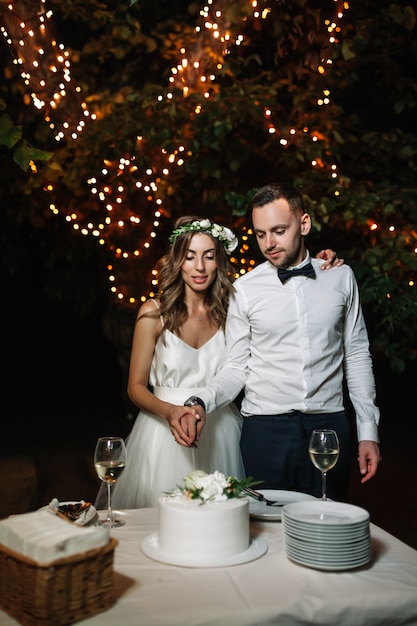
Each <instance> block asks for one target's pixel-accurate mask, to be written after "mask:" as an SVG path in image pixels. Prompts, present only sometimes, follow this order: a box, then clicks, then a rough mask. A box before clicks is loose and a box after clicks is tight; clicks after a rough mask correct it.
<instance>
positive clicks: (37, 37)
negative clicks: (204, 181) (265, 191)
mask: <svg viewBox="0 0 417 626" xmlns="http://www.w3.org/2000/svg"><path fill="white" fill-rule="evenodd" d="M334 3H335V11H334V16H332V18H326V19H325V20H324V23H323V26H324V29H325V32H327V34H328V49H327V50H324V51H323V54H322V58H321V60H320V63H319V65H318V67H317V73H318V75H319V77H320V79H321V82H322V83H323V81H325V79H326V77H327V75H328V72H329V70H330V69H331V68H332V59H331V53H330V51H331V48H332V46H334V45H335V44H337V43H338V42H339V40H340V34H341V30H342V26H341V24H342V21H343V18H344V15H345V13H346V11H347V10H348V9H349V4H348V2H341V1H340V0H334ZM277 4H278V1H277V0H269V2H258V1H257V0H252V1H249V2H248V4H247V7H246V12H245V14H244V15H243V16H242V19H241V23H240V25H239V24H237V25H234V27H233V28H231V27H230V25H229V24H228V23H227V21H226V18H225V15H224V12H223V11H222V9H221V8H220V5H221V2H216V1H215V0H207V1H206V3H205V5H204V7H203V8H202V9H201V11H200V23H199V24H198V25H197V26H196V27H195V32H196V34H197V35H198V42H197V44H196V46H195V49H193V50H191V51H188V50H187V49H186V48H184V47H183V48H181V49H180V51H179V58H178V62H177V63H176V65H175V66H174V67H172V68H171V73H170V76H169V78H168V87H167V91H166V92H165V93H163V94H160V95H159V96H158V97H157V98H156V102H157V103H160V104H161V105H163V104H164V103H166V104H169V103H170V102H172V101H173V100H174V93H178V92H180V93H181V94H182V97H183V98H184V99H186V100H187V101H189V102H190V119H191V121H192V119H193V116H198V115H200V114H201V113H202V112H203V111H204V107H205V106H207V105H205V104H204V101H205V102H206V103H207V102H208V101H209V100H210V98H211V97H212V95H213V94H217V93H218V92H219V90H220V85H219V83H218V76H219V75H222V73H223V72H224V70H225V65H226V64H227V63H228V57H229V56H230V54H231V52H232V50H233V49H234V48H236V47H239V46H242V45H244V43H245V41H246V39H245V34H244V31H245V27H246V26H247V25H248V23H249V22H250V21H255V22H258V25H259V28H262V22H263V21H264V20H267V19H268V18H269V17H270V16H271V13H272V8H273V6H274V5H277ZM18 5H19V13H20V15H19V17H18V14H17V11H16V10H15V7H16V6H18ZM40 5H41V11H39V12H36V13H33V9H31V11H30V12H28V10H27V9H25V5H24V4H23V3H22V2H19V1H18V0H17V1H16V2H10V3H9V4H8V5H7V10H6V11H4V12H3V13H4V22H5V25H3V26H1V32H2V34H3V36H4V38H5V40H6V42H7V44H8V45H9V46H10V48H11V49H12V50H13V51H14V55H15V59H14V63H15V65H16V67H18V68H19V72H20V75H21V77H22V80H23V81H24V83H25V85H26V86H27V87H28V88H29V89H30V94H31V99H32V103H33V106H34V107H36V108H37V109H38V110H40V111H43V112H44V117H45V120H46V121H47V122H48V124H49V126H50V128H51V130H52V131H53V133H54V137H55V139H56V141H57V142H60V141H62V140H64V139H65V140H76V139H77V138H78V136H79V134H80V133H81V132H82V131H83V129H84V128H85V125H86V124H87V123H88V122H94V120H95V119H97V114H92V113H90V112H89V110H88V107H87V105H86V103H85V102H84V101H83V100H82V98H81V89H80V88H79V87H77V86H74V85H73V82H72V79H71V63H70V54H69V52H68V51H67V50H66V49H65V47H64V46H63V44H57V42H56V41H55V38H54V36H53V29H52V24H51V18H52V11H47V10H46V8H45V0H40ZM208 51H209V52H208ZM194 95H197V96H198V95H199V96H203V101H201V99H199V101H198V103H193V98H192V96H194ZM331 103H332V97H331V90H330V89H329V88H328V87H327V86H326V85H322V87H321V91H320V93H319V94H318V95H317V99H316V104H317V107H318V108H321V107H326V106H330V105H331ZM257 106H261V104H258V105H257ZM262 115H263V118H264V120H265V132H266V133H267V134H269V135H270V136H271V138H273V141H274V142H275V144H276V146H277V147H278V148H279V149H280V150H288V149H290V148H291V147H292V146H296V145H297V146H301V148H303V147H305V149H306V151H307V150H308V149H309V148H308V145H314V146H316V147H317V148H318V149H317V150H316V152H317V156H316V157H315V158H314V159H312V160H311V167H312V169H313V170H317V171H320V172H325V173H326V174H327V175H328V176H329V177H330V178H331V179H332V180H333V181H335V182H336V181H339V184H338V185H337V186H336V185H335V189H334V195H335V196H336V197H338V196H340V193H341V190H342V187H343V185H342V184H341V181H340V175H339V172H338V167H337V165H336V164H335V163H333V162H331V161H330V162H329V161H328V160H326V159H327V156H326V150H320V145H321V144H324V146H326V142H327V139H326V137H325V136H324V135H323V134H322V133H320V132H318V130H317V129H313V128H309V127H308V126H306V125H303V126H300V127H298V128H297V127H295V126H291V127H289V128H282V127H280V126H279V124H278V122H277V120H276V119H275V115H274V112H273V110H272V109H271V108H270V107H264V108H263V109H262ZM136 139H137V140H136V151H135V153H134V154H124V155H123V156H120V157H119V158H118V159H116V160H115V159H114V158H112V159H105V160H103V162H102V163H101V165H100V167H99V168H98V171H97V172H92V173H91V174H90V175H89V176H87V177H86V179H85V181H84V184H85V187H86V190H87V191H88V193H89V195H90V198H91V199H92V205H93V207H94V210H92V211H90V212H89V213H88V214H86V213H85V207H83V214H82V215H81V214H78V213H77V212H75V211H73V210H72V209H70V208H67V209H66V208H65V207H57V205H56V204H55V203H54V202H51V203H50V210H51V212H52V213H53V214H54V215H62V216H64V218H65V220H66V221H67V222H68V223H69V224H70V225H71V227H72V228H73V230H74V231H75V232H77V233H79V234H80V235H82V236H89V237H93V238H94V239H95V240H96V241H97V242H98V244H99V245H100V246H103V247H105V248H106V250H107V251H108V252H109V254H110V255H111V257H112V259H113V262H112V263H110V264H109V265H108V267H107V271H108V280H109V288H110V291H111V293H112V294H113V296H114V298H115V299H116V300H117V301H119V302H124V303H125V304H128V305H132V306H133V305H134V306H136V305H137V303H138V301H143V300H145V299H146V298H147V297H153V296H154V295H155V292H156V291H157V285H158V276H157V273H156V270H152V272H151V276H150V285H151V287H150V289H149V291H148V292H147V293H146V294H142V295H140V296H139V297H136V296H134V295H132V293H131V292H130V290H129V288H128V286H127V283H126V280H122V279H121V276H123V275H126V274H127V273H128V272H127V270H126V268H127V267H128V266H129V265H130V264H132V263H136V262H140V261H141V260H142V259H143V257H144V255H149V254H151V252H152V246H153V243H154V242H155V240H156V239H157V237H158V233H159V232H160V229H161V227H162V225H164V224H165V222H166V220H167V219H168V218H169V214H168V211H167V210H166V208H165V206H164V188H165V186H166V181H167V180H168V179H169V177H170V175H171V173H172V171H173V170H174V169H175V168H181V167H183V166H184V164H185V162H186V161H187V160H190V159H193V157H194V155H193V152H192V150H191V149H189V148H188V147H187V146H186V145H178V146H176V147H175V148H172V149H171V150H170V151H167V150H165V149H161V150H160V151H159V154H157V155H156V158H155V154H154V152H153V154H152V164H149V166H143V165H142V166H141V167H139V165H138V162H139V158H138V157H139V156H140V157H141V158H140V162H141V163H144V162H146V161H147V158H149V157H148V152H150V150H148V147H147V143H146V137H142V136H139V137H137V138H136ZM319 155H320V156H319ZM53 191H54V187H53V186H52V185H47V186H46V187H45V192H47V193H52V192H53ZM132 195H134V200H132ZM132 207H134V209H132ZM97 209H98V210H97ZM369 228H370V230H371V231H373V230H377V229H378V228H379V227H378V224H377V223H376V221H374V222H372V223H370V224H369ZM394 230H395V228H394V226H393V225H390V227H389V231H390V232H392V233H393V232H394ZM251 235H252V233H251V231H250V229H243V230H242V233H241V240H242V245H241V247H240V249H239V251H238V254H236V256H234V257H232V259H231V260H232V262H233V264H234V266H235V268H236V272H235V277H238V276H240V275H242V274H244V273H246V272H247V271H250V270H251V269H252V267H253V266H254V265H255V261H254V260H253V259H250V258H248V257H249V255H250V248H249V245H248V238H249V237H250V236H251ZM414 252H416V253H417V248H416V249H415V250H414ZM413 284H414V283H413Z"/></svg>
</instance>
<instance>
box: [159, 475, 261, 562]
mask: <svg viewBox="0 0 417 626" xmlns="http://www.w3.org/2000/svg"><path fill="white" fill-rule="evenodd" d="M227 481H228V479H226V478H225V477H224V476H223V475H222V474H220V473H219V472H215V473H214V474H204V472H200V471H198V470H197V471H196V472H193V473H191V474H189V475H188V476H187V477H186V478H185V479H184V482H185V485H186V487H185V488H183V489H178V490H176V491H174V492H173V493H171V494H164V495H161V496H160V498H159V501H158V543H159V548H160V549H161V550H162V552H163V553H164V554H165V555H167V556H168V557H170V558H174V559H175V558H179V559H181V558H182V557H183V556H184V554H186V555H190V556H193V557H195V558H196V559H197V560H198V559H203V560H204V559H207V558H209V559H211V560H212V559H216V558H219V559H222V558H225V557H230V556H234V555H236V554H240V553H242V552H244V551H245V550H247V549H248V547H249V503H248V500H247V498H245V497H231V496H230V494H229V495H228V496H227V495H225V492H226V491H227V487H228V486H229V484H228V482H227ZM190 488H191V490H192V489H193V488H201V489H202V492H201V494H200V497H199V498H196V497H195V495H194V496H193V497H191V496H190ZM193 498H194V499H193Z"/></svg>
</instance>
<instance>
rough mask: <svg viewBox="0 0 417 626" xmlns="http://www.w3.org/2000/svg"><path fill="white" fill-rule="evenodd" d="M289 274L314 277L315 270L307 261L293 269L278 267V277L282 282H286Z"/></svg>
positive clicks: (289, 276)
mask: <svg viewBox="0 0 417 626" xmlns="http://www.w3.org/2000/svg"><path fill="white" fill-rule="evenodd" d="M291 276H308V277H309V278H315V277H316V272H315V271H314V267H313V266H312V265H311V263H307V265H303V267H299V268H298V269H295V270H287V269H283V268H281V267H279V268H278V278H279V279H280V281H281V282H282V284H284V283H286V282H287V280H288V279H289V278H291Z"/></svg>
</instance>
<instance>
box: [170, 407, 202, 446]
mask: <svg viewBox="0 0 417 626" xmlns="http://www.w3.org/2000/svg"><path fill="white" fill-rule="evenodd" d="M167 421H168V423H169V427H170V429H171V432H172V434H173V436H174V439H175V441H176V442H177V443H179V444H181V445H182V446H184V447H186V448H196V447H197V442H198V441H199V439H200V435H201V432H202V430H203V428H204V426H205V423H206V414H205V412H204V409H203V408H202V407H201V406H197V407H195V406H192V407H190V406H174V407H173V409H172V410H171V411H170V414H169V416H168V418H167Z"/></svg>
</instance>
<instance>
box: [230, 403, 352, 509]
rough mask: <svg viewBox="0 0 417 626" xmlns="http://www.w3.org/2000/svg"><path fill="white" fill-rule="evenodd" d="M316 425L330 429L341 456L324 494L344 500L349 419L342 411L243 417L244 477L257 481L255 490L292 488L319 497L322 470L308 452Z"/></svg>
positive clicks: (347, 462) (346, 490)
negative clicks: (332, 431) (337, 443)
mask: <svg viewBox="0 0 417 626" xmlns="http://www.w3.org/2000/svg"><path fill="white" fill-rule="evenodd" d="M317 428H332V429H333V430H335V431H336V433H337V436H338V438H339V443H340V456H339V460H338V462H337V463H336V465H335V467H334V468H333V469H331V470H329V472H328V474H327V496H328V497H329V498H331V499H332V500H338V501H346V500H347V496H348V488H349V474H350V458H351V454H350V429H349V422H348V419H347V416H346V414H345V413H344V412H343V411H342V412H340V413H327V414H320V415H312V414H307V413H300V412H298V411H293V412H291V413H286V414H284V415H264V416H256V417H245V418H244V420H243V428H242V436H241V441H240V446H241V450H242V456H243V462H244V465H245V471H246V476H251V477H252V478H253V479H254V480H257V481H260V483H258V484H257V485H256V486H255V489H285V490H291V491H293V490H295V491H302V492H304V493H310V494H311V495H313V496H316V497H321V472H320V470H318V469H317V468H315V467H314V465H313V464H312V462H311V461H310V457H309V454H308V444H309V440H310V435H311V433H312V432H313V430H314V429H317Z"/></svg>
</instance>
